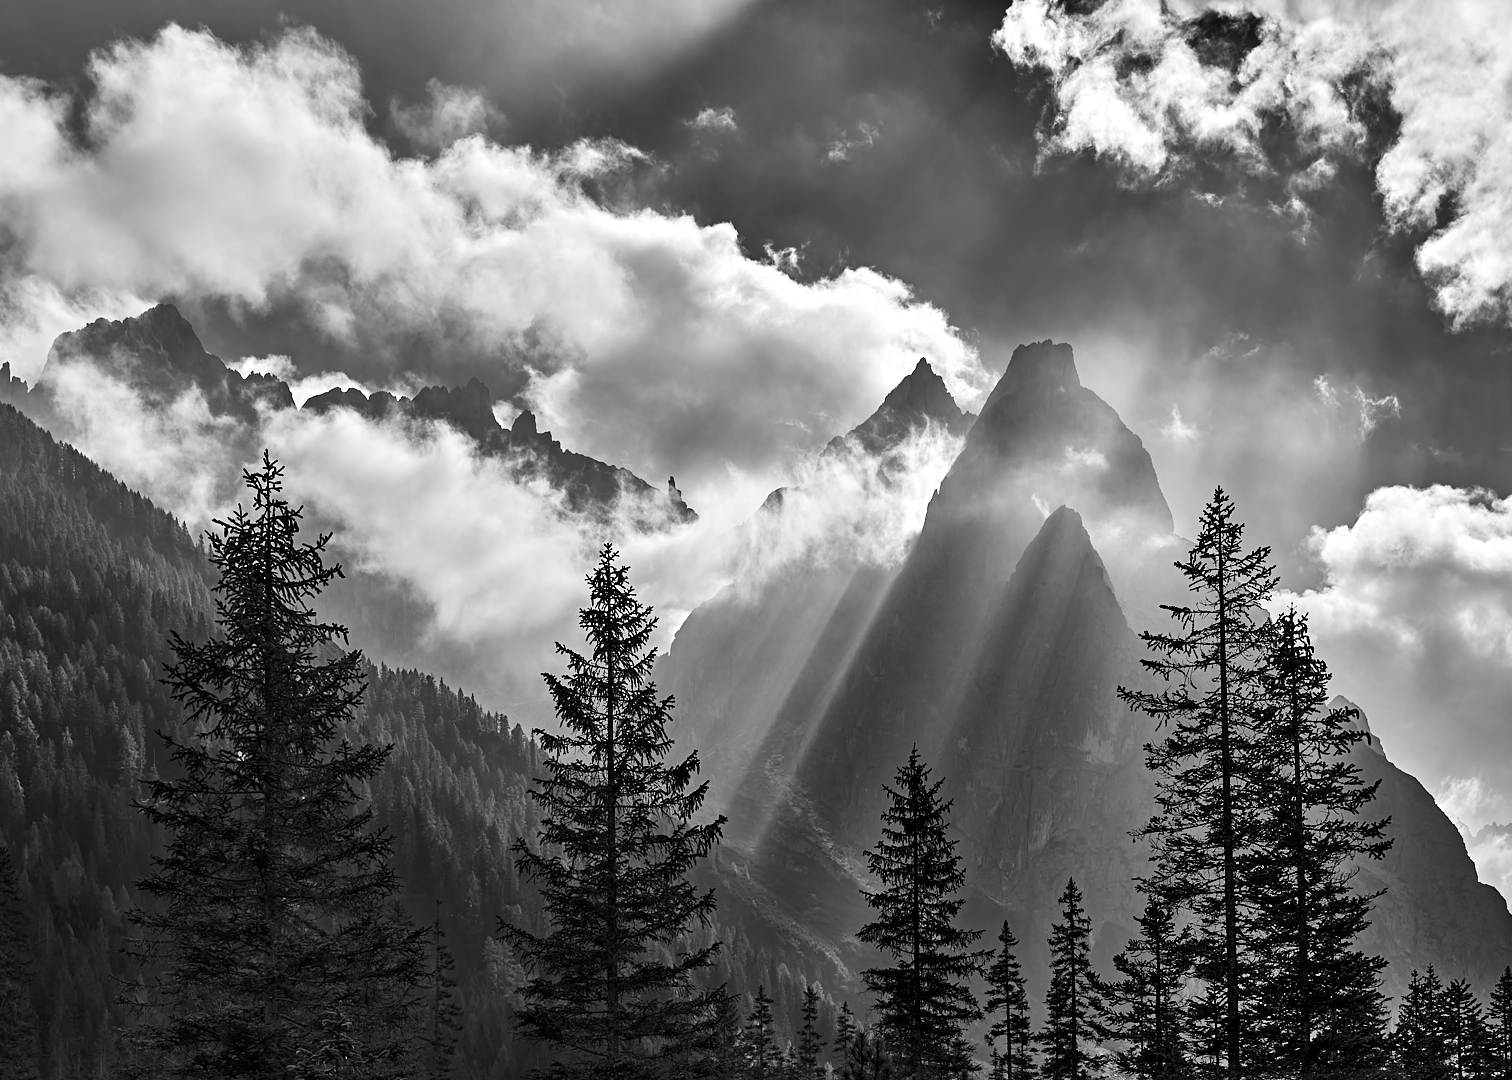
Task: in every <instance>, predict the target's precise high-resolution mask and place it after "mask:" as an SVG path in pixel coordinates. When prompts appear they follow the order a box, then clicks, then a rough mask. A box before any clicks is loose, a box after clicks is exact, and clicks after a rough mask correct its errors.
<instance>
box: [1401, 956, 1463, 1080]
mask: <svg viewBox="0 0 1512 1080" xmlns="http://www.w3.org/2000/svg"><path fill="white" fill-rule="evenodd" d="M1446 1004H1447V1003H1446V1000H1445V997H1444V985H1443V983H1442V982H1440V981H1439V977H1438V975H1437V974H1436V973H1435V972H1434V970H1433V966H1432V965H1431V964H1430V965H1429V966H1428V970H1427V972H1426V973H1424V974H1422V975H1419V974H1418V973H1417V972H1416V971H1414V972H1413V973H1412V975H1411V977H1410V978H1409V979H1408V982H1407V994H1406V996H1405V997H1403V998H1402V1004H1401V1008H1400V1009H1398V1010H1397V1024H1396V1030H1395V1031H1393V1032H1392V1033H1391V1052H1392V1062H1393V1067H1394V1070H1395V1073H1396V1075H1397V1076H1400V1077H1402V1078H1403V1080H1447V1078H1448V1077H1449V1075H1450V1071H1449V1032H1448V1024H1447V1022H1446V1021H1447V1017H1446V1012H1447V1010H1446V1008H1445V1006H1446Z"/></svg>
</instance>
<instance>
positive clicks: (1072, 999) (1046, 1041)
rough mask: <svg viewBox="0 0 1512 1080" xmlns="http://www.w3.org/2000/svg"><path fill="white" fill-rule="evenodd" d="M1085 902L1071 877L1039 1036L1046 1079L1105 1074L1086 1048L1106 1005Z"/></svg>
mask: <svg viewBox="0 0 1512 1080" xmlns="http://www.w3.org/2000/svg"><path fill="white" fill-rule="evenodd" d="M1081 900H1082V894H1081V890H1080V889H1078V888H1077V887H1076V881H1075V879H1074V878H1073V879H1072V880H1070V881H1067V882H1066V888H1065V889H1064V890H1063V891H1062V892H1061V895H1060V906H1061V921H1060V922H1058V923H1056V924H1055V925H1054V926H1052V927H1051V928H1050V990H1049V992H1048V993H1047V994H1046V995H1045V1012H1046V1017H1045V1027H1044V1030H1043V1031H1041V1032H1040V1035H1039V1042H1040V1045H1041V1046H1043V1047H1044V1049H1045V1061H1044V1070H1043V1072H1044V1075H1045V1077H1046V1078H1047V1080H1087V1078H1088V1077H1092V1076H1097V1075H1099V1074H1100V1072H1101V1068H1100V1061H1099V1059H1098V1058H1096V1057H1094V1056H1093V1055H1092V1054H1090V1053H1088V1052H1087V1051H1086V1050H1085V1049H1084V1043H1086V1042H1087V1041H1090V1040H1091V1039H1092V1038H1093V1037H1094V1036H1095V1033H1096V1027H1095V1021H1096V1020H1097V1019H1098V1018H1099V1017H1100V1016H1101V1015H1102V1012H1103V1007H1104V1006H1103V999H1102V994H1101V987H1100V985H1099V983H1098V980H1097V978H1096V976H1094V974H1093V972H1092V963H1091V959H1090V957H1089V954H1088V943H1089V941H1090V939H1091V935H1092V924H1091V922H1090V921H1089V920H1088V919H1087V913H1086V911H1085V910H1084V909H1083V908H1082V904H1081Z"/></svg>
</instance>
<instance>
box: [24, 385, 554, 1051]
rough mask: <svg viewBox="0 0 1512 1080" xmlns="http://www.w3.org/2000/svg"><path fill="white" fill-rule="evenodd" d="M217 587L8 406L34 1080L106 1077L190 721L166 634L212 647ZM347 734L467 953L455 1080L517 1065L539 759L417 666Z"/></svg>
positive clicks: (371, 692) (149, 514)
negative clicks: (524, 879) (503, 928)
mask: <svg viewBox="0 0 1512 1080" xmlns="http://www.w3.org/2000/svg"><path fill="white" fill-rule="evenodd" d="M210 585H211V577H210V573H209V567H208V565H207V564H206V562H205V560H204V557H203V554H202V553H201V551H200V549H199V547H198V546H197V544H196V543H195V541H194V540H193V539H192V538H191V537H190V536H189V534H188V532H187V531H186V530H185V529H184V528H183V527H182V526H180V525H179V524H178V523H176V522H175V521H174V520H173V519H172V518H170V517H169V516H168V515H166V514H164V513H162V512H161V511H159V510H157V509H156V508H154V507H153V506H152V505H151V503H149V502H148V501H147V500H145V499H143V498H142V497H141V496H139V495H137V494H135V493H133V492H131V491H129V490H127V489H126V488H125V487H124V486H123V485H122V484H120V483H119V482H118V481H116V480H114V479H113V478H112V477H110V476H109V475H108V474H107V473H105V472H103V471H102V470H100V469H99V468H98V467H96V466H95V465H94V464H92V463H91V462H90V461H89V460H88V459H86V458H84V457H83V456H82V455H81V454H79V453H77V452H76V451H74V450H73V449H71V448H70V447H68V446H66V445H62V444H59V443H57V442H55V441H54V440H53V439H52V438H51V437H49V436H48V435H47V434H46V433H44V432H43V431H42V430H41V429H39V428H37V427H36V426H35V425H34V424H32V423H31V422H30V421H29V420H27V419H26V418H24V417H22V416H21V415H20V414H19V413H17V412H16V411H15V410H14V409H12V408H10V407H9V406H0V840H3V842H4V843H5V845H6V846H7V847H8V848H9V849H10V850H11V851H12V852H13V853H14V862H15V869H16V875H17V878H18V884H19V887H20V891H21V894H22V897H23V899H24V901H25V904H26V905H27V907H28V908H29V911H30V916H31V928H30V929H31V934H32V939H33V950H34V954H35V960H36V969H37V972H38V974H37V977H36V980H35V982H34V985H33V992H32V997H33V1005H34V1007H35V1010H36V1013H37V1017H38V1021H39V1034H40V1042H41V1064H42V1075H43V1076H44V1077H48V1078H54V1077H57V1078H61V1077H75V1076H86V1075H88V1076H96V1075H100V1074H101V1073H102V1071H104V1070H106V1069H108V1068H109V1063H110V1062H111V1061H112V1058H113V1054H114V1050H113V1043H114V1033H113V1030H112V1029H113V1028H114V1027H115V1026H116V1025H118V1024H120V1023H121V1022H122V1021H123V1017H122V1015H121V1013H120V1010H119V1009H118V1008H117V1007H116V1006H115V1005H114V1003H113V1002H114V998H115V996H116V993H117V989H116V985H115V984H114V983H113V981H112V976H114V977H115V978H121V977H128V976H129V974H130V973H129V972H128V971H127V970H126V969H125V966H124V961H123V958H122V957H121V955H120V952H119V949H120V945H121V943H122V940H123V934H124V933H125V930H126V921H125V918H124V914H123V913H124V912H125V911H126V910H128V909H129V908H130V907H131V906H132V905H134V904H136V903H137V902H138V901H139V900H140V897H139V896H138V894H137V892H136V890H135V888H134V886H133V882H134V881H135V880H136V879H137V878H139V877H140V876H141V875H142V874H143V873H144V872H145V871H146V870H147V868H148V866H149V860H150V857H151V854H152V852H153V850H154V845H155V844H156V843H157V841H158V838H157V837H156V836H154V835H153V834H152V832H151V830H150V829H149V828H148V826H147V824H146V822H145V820H144V818H143V817H142V815H140V814H139V813H137V812H136V811H135V810H134V809H133V808H132V806H131V802H132V799H133V798H135V797H137V796H139V795H140V793H141V788H140V786H139V785H138V784H137V782H136V781H137V779H138V778H140V777H142V776H146V775H152V774H154V773H155V772H156V770H158V769H159V768H160V767H162V755H161V752H160V743H159V740H158V739H157V737H156V735H155V734H154V732H155V731H156V730H157V729H159V728H163V727H165V726H170V725H172V724H173V723H174V722H175V719H176V718H177V716H178V706H177V705H175V704H174V702H173V701H172V700H171V698H170V697H169V696H168V694H167V692H166V690H165V689H164V687H163V686H162V685H161V684H160V683H159V681H158V677H159V675H160V673H161V671H162V665H163V663H164V662H165V661H166V660H167V659H168V658H169V656H170V650H169V647H168V633H169V631H171V630H177V631H178V632H179V633H181V634H183V635H184V636H185V637H187V638H190V639H200V638H203V637H204V635H205V634H207V633H208V631H209V626H210V620H211V614H212V609H211V602H210ZM358 726H359V728H360V729H361V730H360V731H358V732H354V733H353V734H354V735H360V736H362V737H366V738H371V739H373V740H375V741H379V742H392V743H393V744H394V746H395V751H394V754H393V757H392V759H391V764H390V766H389V768H388V769H387V771H386V772H384V773H383V774H382V775H381V776H380V777H379V778H378V780H377V781H376V782H375V784H374V790H373V797H374V802H375V805H376V808H377V810H378V816H379V820H380V821H381V822H382V823H383V824H384V825H386V826H387V827H388V828H389V830H390V831H391V832H392V833H393V835H394V836H395V838H396V869H397V870H398V871H399V874H400V877H401V880H402V881H403V883H404V885H405V899H406V901H407V903H408V904H409V906H410V908H411V911H412V913H413V914H414V916H415V918H416V919H417V920H418V921H421V922H426V923H428V922H430V921H432V920H433V919H435V918H436V913H437V907H436V901H438V900H439V901H441V905H440V909H439V910H440V921H441V924H442V926H443V928H444V929H445V930H446V931H447V933H448V937H449V941H450V944H451V946H452V951H453V952H454V953H455V955H456V959H457V971H456V975H457V978H458V983H459V985H458V988H457V992H458V994H459V996H460V997H461V998H462V1000H463V1003H464V1004H465V1010H464V1015H465V1016H466V1023H465V1027H464V1031H463V1033H462V1048H461V1052H460V1053H459V1055H458V1065H459V1066H460V1068H459V1072H460V1073H462V1074H463V1075H492V1074H493V1073H494V1071H495V1068H496V1066H498V1065H500V1064H502V1063H503V1060H504V1059H506V1058H507V1052H506V1049H505V1046H506V1039H507V1031H508V1025H507V1006H506V1004H505V1001H506V991H507V988H508V986H509V985H510V984H511V983H512V982H514V981H517V980H518V973H517V972H513V971H511V970H510V961H509V959H508V957H507V956H506V955H505V954H504V953H503V952H502V951H501V950H499V949H498V948H497V947H495V946H493V945H492V943H491V935H492V931H493V927H494V924H495V919H496V917H497V916H499V915H505V914H507V915H509V916H510V917H511V918H524V919H527V920H529V919H530V918H532V917H533V914H534V913H533V912H532V911H531V910H530V903H531V901H530V898H529V896H528V895H526V894H522V893H521V892H520V891H519V889H518V883H517V880H516V877H515V873H514V869H513V863H512V859H511V858H510V857H509V855H508V854H507V847H508V845H509V844H510V843H512V842H513V839H514V837H515V836H516V835H518V834H519V833H520V832H521V830H522V829H527V828H530V827H531V826H532V825H533V822H532V821H531V819H530V816H529V815H530V813H531V811H530V808H529V804H528V800H527V799H526V798H525V797H524V789H525V784H526V781H527V777H528V775H529V772H530V768H531V765H532V761H533V757H532V755H533V753H534V749H533V745H532V744H531V742H530V741H529V740H528V739H527V738H526V736H525V733H524V732H523V731H522V730H521V729H520V728H519V727H518V726H516V727H515V728H513V729H512V730H511V729H510V728H509V727H508V725H507V722H506V720H505V718H504V717H501V716H498V715H495V714H491V713H487V712H485V711H484V710H483V709H482V708H481V707H480V706H479V705H478V704H477V702H476V701H474V700H473V699H472V698H470V697H467V696H465V695H463V694H462V693H460V692H458V691H456V690H454V689H451V688H449V687H447V686H446V685H445V684H444V683H438V682H437V681H436V680H435V679H433V678H430V677H429V676H426V675H422V674H420V673H418V672H413V671H392V670H389V669H386V668H373V669H370V670H369V672H368V691H367V695H366V700H365V704H364V708H363V709H362V711H361V713H360V714H359V717H358Z"/></svg>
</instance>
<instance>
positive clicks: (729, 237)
mask: <svg viewBox="0 0 1512 1080" xmlns="http://www.w3.org/2000/svg"><path fill="white" fill-rule="evenodd" d="M88 71H89V76H90V80H91V83H92V86H93V90H92V92H91V94H90V95H89V96H88V97H87V98H86V99H85V100H84V101H83V102H82V103H81V107H82V116H83V126H84V130H85V134H86V138H85V139H84V141H83V142H76V141H75V140H74V139H73V138H72V137H71V136H70V135H69V134H68V129H67V126H66V124H65V123H64V117H65V113H66V111H67V110H66V108H65V105H66V102H64V101H63V100H62V99H61V98H60V97H59V96H58V95H56V94H54V93H51V92H50V91H48V90H47V89H46V88H44V87H40V86H38V85H37V84H34V83H31V82H25V81H20V80H15V79H6V78H0V124H3V127H0V136H3V137H4V138H5V140H6V145H7V154H6V155H5V159H6V162H5V164H3V165H0V227H4V228H6V229H8V230H10V231H11V232H12V233H14V235H15V236H16V237H17V243H16V244H15V245H14V247H13V250H12V252H11V255H10V263H9V270H8V272H9V273H10V274H11V275H12V279H13V280H14V279H15V278H16V277H17V276H19V275H24V276H25V277H26V278H27V279H30V280H36V281H40V282H43V283H45V284H46V288H48V289H51V290H53V291H54V292H55V293H56V294H57V295H59V296H62V297H65V298H67V299H68V301H69V302H70V303H72V304H74V305H75V306H76V307H77V306H81V305H84V304H86V303H87V301H88V300H89V298H90V297H92V296H117V295H126V294H132V295H138V296H157V295H163V294H174V295H179V296H187V297H202V298H213V299H218V300H224V301H229V302H230V303H231V304H232V305H233V308H234V307H235V305H242V306H243V307H247V308H252V309H258V310H261V309H263V308H266V307H267V306H269V305H274V304H279V305H288V304H293V305H296V306H297V307H298V308H299V309H300V310H303V311H304V312H305V313H306V315H307V317H308V318H309V319H310V320H311V321H312V322H313V323H314V324H315V325H317V326H319V327H320V328H322V330H323V332H324V333H326V334H328V335H330V336H331V337H332V338H333V339H340V340H344V341H347V342H349V343H356V344H357V345H359V346H362V347H361V348H359V349H357V352H358V353H359V354H361V355H363V356H364V357H366V360H365V361H364V362H365V363H367V364H369V365H371V368H370V369H369V368H364V369H362V370H358V371H354V372H351V374H352V375H353V376H354V378H355V379H357V380H360V381H367V382H370V383H376V384H380V385H381V384H383V383H384V382H387V381H388V380H390V379H392V378H394V377H395V376H396V373H399V372H400V371H401V369H402V366H403V357H402V355H401V352H400V343H403V342H405V341H409V340H412V339H413V338H414V337H415V336H416V335H425V334H432V333H434V334H441V335H443V336H444V337H445V338H446V340H448V341H451V342H454V343H457V344H458V347H459V348H462V347H464V346H465V347H466V348H469V349H472V350H473V351H474V353H475V354H476V355H478V356H482V357H488V358H490V361H489V362H491V363H492V364H495V365H499V366H500V369H501V370H499V371H498V372H496V373H495V374H494V375H493V378H494V381H495V382H496V383H500V384H505V385H511V384H512V383H511V379H513V380H514V383H513V384H517V383H518V372H519V371H520V369H521V368H522V367H523V368H525V369H528V370H529V371H531V372H533V374H534V379H533V382H532V383H531V386H530V390H529V394H530V396H531V398H532V400H533V402H534V404H535V407H536V408H537V410H538V411H539V412H540V413H541V414H542V417H543V420H544V421H545V422H546V423H547V424H548V425H549V426H550V427H551V428H552V430H553V431H555V432H556V433H557V434H558V435H559V436H560V437H561V438H562V439H563V440H564V442H565V443H566V444H567V445H570V446H572V447H573V448H574V449H578V450H581V451H583V452H585V453H589V454H592V455H593V456H596V457H599V458H602V459H605V460H610V461H614V462H616V463H622V464H625V465H627V466H629V467H630V468H632V469H634V470H635V471H637V472H638V473H640V474H642V475H647V476H653V477H657V476H665V475H668V474H675V475H677V476H678V477H679V479H680V480H681V481H682V482H683V484H684V487H685V489H686V490H688V492H689V497H690V499H691V500H692V501H693V502H694V504H695V505H697V504H698V503H699V501H701V500H702V501H707V498H708V497H709V495H708V492H709V491H710V490H711V489H712V487H713V486H715V485H717V484H718V483H719V482H721V481H722V479H723V476H724V473H725V469H726V467H727V466H729V467H734V468H738V469H743V470H747V471H756V472H759V471H762V470H765V471H767V472H768V473H770V474H772V475H773V476H776V475H778V474H780V472H781V470H782V469H783V468H784V467H785V466H786V462H787V458H788V456H789V455H791V454H792V453H794V452H797V451H805V452H806V451H810V450H812V449H814V448H816V447H817V446H818V445H821V444H822V442H823V441H824V440H825V439H827V438H828V437H829V436H830V435H832V434H834V433H835V432H836V431H837V430H843V429H844V428H846V427H849V426H850V425H851V424H854V423H855V422H857V421H859V420H860V419H862V418H863V417H864V416H865V415H866V414H867V413H869V412H870V411H871V409H873V408H874V407H875V406H876V403H877V402H878V401H880V400H881V398H882V397H883V396H884V395H885V393H886V392H887V391H888V390H890V389H891V388H892V386H893V385H895V384H896V383H897V382H898V381H899V380H900V379H901V378H902V377H903V376H904V375H905V374H907V372H908V371H909V370H910V369H911V368H912V366H913V364H914V362H915V361H916V359H917V358H918V357H919V356H920V355H926V356H928V357H929V358H930V359H931V361H932V362H933V363H934V365H935V367H936V368H937V370H939V371H940V372H941V373H942V375H943V376H944V377H945V379H946V380H947V382H948V383H949V384H950V386H951V388H952V390H953V391H954V392H955V393H956V394H957V396H958V397H959V398H961V399H963V402H964V403H966V404H970V403H971V402H972V401H973V400H975V399H979V398H980V396H981V395H982V394H983V393H984V392H985V390H986V389H987V381H988V380H987V376H986V374H985V372H984V371H983V370H982V368H981V366H980V363H979V361H978V359H977V355H976V352H975V350H974V348H973V347H972V346H971V345H970V344H969V343H967V342H966V340H965V339H964V338H963V336H962V335H961V334H960V333H959V332H958V331H957V330H956V329H955V328H954V327H952V326H951V325H950V322H949V320H948V319H947V318H946V316H945V314H944V313H943V312H942V311H940V310H939V309H938V308H936V307H933V306H932V305H929V304H927V303H923V302H920V301H918V300H916V299H915V298H914V297H913V295H912V293H911V291H910V289H909V288H908V287H907V286H906V285H904V284H903V283H902V282H900V281H898V280H896V279H894V278H890V277H887V276H885V275H883V274H880V273H877V272H875V271H872V270H867V269H864V268H854V269H847V270H844V271H842V272H841V273H839V274H837V275H835V276H833V277H828V278H821V279H819V280H816V281H813V282H811V283H801V282H798V281H795V280H794V279H793V278H792V277H791V276H789V274H787V273H785V272H784V269H783V268H782V267H781V266H780V265H773V264H772V263H770V262H767V261H764V260H758V259H751V258H747V257H746V255H745V254H744V252H743V250H742V246H741V242H740V238H739V237H738V235H737V234H736V232H735V230H734V228H733V227H732V226H730V225H728V224H712V225H701V224H699V223H698V222H696V221H695V220H694V219H693V218H692V217H689V216H686V215H676V214H668V213H659V212H654V211H651V210H646V209H636V208H635V207H634V206H633V205H630V206H623V207H621V206H619V204H618V202H617V201H616V200H614V199H611V198H608V197H604V198H603V199H602V201H601V200H600V199H599V198H595V197H594V196H593V195H592V194H590V189H591V190H593V191H599V192H601V193H602V192H608V191H610V190H611V189H612V188H613V184H614V183H615V179H616V177H618V176H620V175H622V174H624V173H625V171H626V170H628V169H633V168H637V167H641V166H643V165H644V164H645V156H644V155H643V154H641V153H640V152H639V151H637V150H635V149H634V148H632V147H629V146H627V145H625V144H623V143H618V142H614V141H592V142H589V141H584V142H579V143H576V144H574V145H572V146H569V147H567V148H566V149H564V150H562V151H560V152H556V153H543V152H539V151H534V150H532V149H530V148H528V147H516V146H504V145H499V144H497V143H494V142H491V141H489V140H488V139H487V138H485V137H483V136H481V135H477V134H473V135H468V136H466V137H464V138H460V139H457V140H456V141H454V142H452V143H451V144H449V145H447V146H446V147H445V148H444V149H442V150H440V152H439V153H438V154H436V155H434V156H432V157H427V158H409V157H400V156H396V155H394V154H393V153H392V152H391V151H390V150H389V149H388V148H387V147H386V146H384V145H383V144H382V143H381V142H379V141H376V140H375V139H374V138H373V137H372V136H371V135H370V134H369V133H368V131H367V129H366V127H365V123H364V121H365V117H366V115H367V104H366V102H365V100H364V98H363V96H362V87H361V79H360V74H359V72H358V70H357V68H356V65H355V63H354V62H353V61H352V59H351V57H350V56H348V55H347V54H346V53H344V52H343V51H342V50H341V49H340V48H339V47H338V46H336V45H334V44H333V43H331V42H330V41H329V40H327V39H325V38H322V37H320V36H319V35H318V34H316V33H314V32H313V31H310V30H289V31H286V32H284V33H282V34H281V35H279V36H277V37H276V38H274V39H272V40H270V41H268V42H265V43H263V44H258V45H253V46H248V47H245V48H242V47H234V46H231V45H228V44H225V43H224V42H221V41H219V40H217V39H216V38H214V37H213V36H211V35H210V34H208V33H205V32H199V31H191V30H186V29H183V28H181V27H177V26H171V25H170V26H168V27H166V28H165V29H164V30H163V31H161V32H160V33H159V34H158V35H157V36H156V37H155V38H153V39H152V40H150V41H145V42H143V41H123V42H118V43H116V44H114V45H112V46H110V47H109V48H107V49H104V50H101V51H99V52H97V53H95V54H93V56H92V57H91V60H90V63H89V69H88ZM435 93H436V101H437V102H439V105H438V106H437V108H433V109H432V110H431V115H432V116H433V117H434V115H435V114H436V113H437V109H439V110H440V111H441V112H443V113H444V112H446V110H447V109H450V108H452V105H456V106H457V108H456V109H453V112H460V114H463V115H471V114H469V113H468V109H470V108H471V106H467V107H466V108H464V107H463V104H465V99H464V98H452V97H448V96H447V95H446V94H444V93H442V92H441V90H440V89H438V90H436V92H435ZM447 93H450V92H447ZM458 103H462V104H458ZM22 322H24V319H18V320H14V321H8V322H7V326H10V325H20V324H21V323H22ZM479 374H480V375H481V376H482V377H483V378H484V379H485V381H488V380H489V378H490V373H489V372H488V371H480V372H479Z"/></svg>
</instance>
